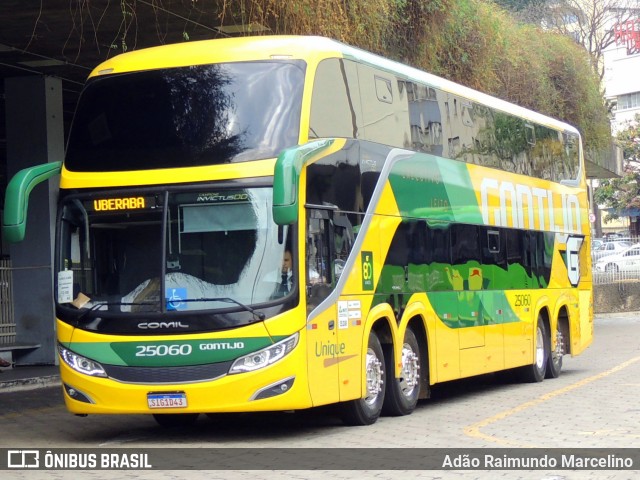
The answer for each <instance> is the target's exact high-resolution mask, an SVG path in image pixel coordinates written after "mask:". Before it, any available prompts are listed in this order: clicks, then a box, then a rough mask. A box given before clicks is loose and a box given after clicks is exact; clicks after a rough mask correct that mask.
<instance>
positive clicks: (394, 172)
mask: <svg viewBox="0 0 640 480" xmlns="http://www.w3.org/2000/svg"><path fill="white" fill-rule="evenodd" d="M443 178H447V179H449V180H447V182H444V181H443ZM452 180H453V181H452ZM389 183H390V184H391V188H392V190H393V194H394V196H395V199H396V203H397V205H398V209H399V211H400V215H401V216H403V217H414V218H426V219H431V220H445V221H450V222H454V221H455V222H461V223H473V224H482V223H483V222H482V214H481V212H480V208H479V206H478V202H477V200H476V195H475V192H474V189H473V184H472V182H471V177H470V176H469V171H468V170H467V166H466V164H464V163H462V162H452V161H451V160H446V159H443V158H440V157H436V156H434V155H429V154H424V153H418V154H415V155H412V156H410V157H408V158H406V159H402V160H399V161H398V162H396V164H395V165H394V166H393V168H392V169H391V172H390V173H389Z"/></svg>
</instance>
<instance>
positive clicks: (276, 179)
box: [273, 139, 333, 225]
mask: <svg viewBox="0 0 640 480" xmlns="http://www.w3.org/2000/svg"><path fill="white" fill-rule="evenodd" d="M332 143H333V140H332V139H325V140H314V141H312V142H309V143H306V144H304V145H299V146H296V147H292V148H287V149H286V150H283V151H282V153H280V155H279V156H278V160H277V161H276V165H275V168H274V173H273V219H274V221H275V222H276V224H278V225H291V224H292V223H295V222H296V221H297V219H298V187H299V181H300V172H301V171H302V167H303V165H304V164H306V163H307V162H309V161H310V160H311V159H313V158H314V157H315V156H316V155H317V154H319V153H320V152H322V151H323V150H325V149H326V148H327V147H329V146H330V145H331V144H332Z"/></svg>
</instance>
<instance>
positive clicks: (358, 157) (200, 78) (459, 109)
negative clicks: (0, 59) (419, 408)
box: [3, 36, 593, 425]
mask: <svg viewBox="0 0 640 480" xmlns="http://www.w3.org/2000/svg"><path fill="white" fill-rule="evenodd" d="M57 174H59V175H60V192H59V205H58V210H57V212H58V213H57V229H56V242H55V244H56V247H55V267H54V297H55V299H54V300H55V306H56V317H57V320H56V326H57V342H58V352H59V356H60V369H61V379H62V384H63V389H64V398H65V402H66V405H67V407H68V409H69V410H70V411H71V412H73V413H76V414H142V413H147V414H153V415H154V417H155V418H156V419H157V421H158V423H160V424H161V425H172V424H176V423H178V424H180V423H185V422H190V421H193V420H195V419H196V418H197V416H198V414H200V413H216V412H253V411H276V410H298V409H307V408H311V407H316V406H321V405H327V404H339V407H340V408H339V410H340V411H341V412H342V415H343V418H344V421H345V422H346V423H347V424H356V425H364V424H371V423H373V422H375V421H376V420H377V419H378V417H379V416H380V414H381V413H384V414H388V415H406V414H409V413H411V412H412V411H413V410H414V408H415V407H416V404H417V402H418V400H419V399H421V398H427V397H428V396H429V393H430V388H431V386H432V385H434V384H436V383H441V382H446V381H450V380H454V379H460V378H464V377H470V376H473V375H479V374H485V373H488V372H496V371H500V370H507V369H514V371H516V372H518V373H519V374H520V375H521V376H522V378H523V379H525V380H527V381H541V380H543V378H545V377H557V376H558V375H559V374H560V370H561V368H562V359H563V355H565V354H571V355H576V354H579V353H580V352H582V351H583V350H584V349H585V348H586V347H587V346H588V345H589V344H590V343H591V340H592V335H593V323H592V322H593V321H592V284H591V276H590V275H591V268H590V256H589V251H590V248H589V223H588V205H587V186H586V181H585V167H584V161H583V156H582V147H581V139H580V135H579V133H578V131H577V130H576V129H575V128H573V127H571V126H569V125H567V124H565V123H562V122H559V121H557V120H554V119H551V118H548V117H546V116H543V115H540V114H538V113H535V112H532V111H530V110H527V109H524V108H521V107H518V106H516V105H513V104H510V103H508V102H505V101H502V100H499V99H496V98H493V97H491V96H488V95H485V94H482V93H480V92H477V91H474V90H471V89H469V88H465V87H463V86H461V85H458V84H455V83H453V82H450V81H446V80H444V79H442V78H438V77H436V76H433V75H430V74H428V73H425V72H422V71H419V70H417V69H414V68H411V67H409V66H406V65H402V64H400V63H396V62H393V61H390V60H387V59H384V58H381V57H379V56H376V55H373V54H371V53H367V52H365V51H362V50H359V49H356V48H352V47H350V46H346V45H344V44H341V43H339V42H336V41H332V40H329V39H325V38H318V37H286V36H272V37H257V38H233V39H223V40H210V41H201V42H189V43H183V44H179V45H168V46H161V47H156V48H149V49H144V50H139V51H133V52H130V53H125V54H122V55H119V56H117V57H114V58H112V59H110V60H108V61H106V62H104V63H103V64H101V65H100V66H98V67H97V68H96V69H95V70H94V71H93V72H92V74H91V75H90V77H89V79H88V81H87V84H86V86H85V88H84V90H83V93H82V95H81V98H80V100H79V103H78V107H77V111H76V115H75V117H74V121H73V124H72V127H71V131H70V134H69V139H68V144H67V149H66V154H65V158H64V162H59V163H49V164H44V165H40V166H36V167H33V168H28V169H25V170H23V171H21V172H19V173H18V174H17V175H16V176H15V177H14V179H13V180H12V181H11V182H10V184H9V185H8V188H7V195H6V202H5V217H4V222H3V223H4V233H5V236H6V238H7V239H8V240H10V241H19V240H20V239H21V238H22V237H23V236H24V235H25V218H26V213H25V210H26V204H27V198H28V193H29V192H30V191H31V189H32V188H34V186H35V185H36V184H37V183H39V182H40V181H43V180H45V179H47V178H50V177H51V176H53V175H57ZM284 256H287V262H288V263H290V264H292V268H291V269H290V270H289V272H286V271H285V269H283V267H282V263H283V257H284ZM284 273H286V275H283V274H284Z"/></svg>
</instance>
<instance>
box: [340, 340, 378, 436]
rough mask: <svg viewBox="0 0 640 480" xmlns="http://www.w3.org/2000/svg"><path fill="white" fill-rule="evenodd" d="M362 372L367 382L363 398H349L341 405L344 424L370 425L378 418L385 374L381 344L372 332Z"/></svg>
mask: <svg viewBox="0 0 640 480" xmlns="http://www.w3.org/2000/svg"><path fill="white" fill-rule="evenodd" d="M363 373H364V376H365V379H366V384H367V391H366V394H365V396H364V398H359V399H356V400H351V401H349V402H345V403H344V404H343V405H342V421H343V422H344V423H345V424H346V425H353V426H355V425H371V424H373V423H375V422H376V420H378V417H380V413H381V412H382V405H383V403H384V396H385V383H386V380H387V375H386V371H385V361H384V353H383V351H382V346H381V345H380V340H379V339H378V336H377V335H376V334H375V333H374V332H371V333H370V334H369V343H368V346H367V355H366V358H365V362H364V372H363Z"/></svg>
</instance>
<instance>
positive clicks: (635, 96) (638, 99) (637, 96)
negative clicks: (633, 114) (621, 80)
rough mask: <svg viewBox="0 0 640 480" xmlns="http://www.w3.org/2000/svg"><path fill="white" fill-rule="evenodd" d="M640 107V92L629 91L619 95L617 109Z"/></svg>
mask: <svg viewBox="0 0 640 480" xmlns="http://www.w3.org/2000/svg"><path fill="white" fill-rule="evenodd" d="M638 107H640V92H634V93H627V94H625V95H619V96H618V108H617V110H626V109H628V108H638Z"/></svg>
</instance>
